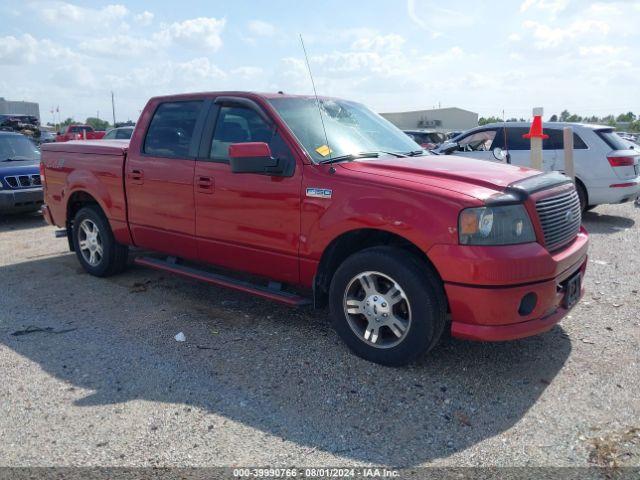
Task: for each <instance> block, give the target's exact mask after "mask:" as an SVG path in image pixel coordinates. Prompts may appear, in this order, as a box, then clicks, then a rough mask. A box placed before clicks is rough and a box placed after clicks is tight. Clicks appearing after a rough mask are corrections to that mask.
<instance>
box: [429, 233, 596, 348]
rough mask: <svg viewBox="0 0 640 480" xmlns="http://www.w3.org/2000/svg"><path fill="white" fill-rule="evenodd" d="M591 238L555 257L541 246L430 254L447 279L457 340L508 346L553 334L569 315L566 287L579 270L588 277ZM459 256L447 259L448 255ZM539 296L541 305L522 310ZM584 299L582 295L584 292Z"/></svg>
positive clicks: (582, 237)
mask: <svg viewBox="0 0 640 480" xmlns="http://www.w3.org/2000/svg"><path fill="white" fill-rule="evenodd" d="M587 247H588V236H587V234H586V231H584V229H582V230H581V232H580V234H579V235H578V237H576V239H575V240H574V241H573V242H572V243H571V244H570V245H569V246H567V247H565V248H564V249H563V250H561V251H560V252H557V253H553V254H550V253H549V252H547V251H546V250H545V249H544V248H543V247H542V246H541V245H539V244H525V245H513V246H508V247H471V248H470V247H464V246H449V247H446V249H437V248H436V249H435V250H434V251H432V252H430V258H431V259H432V261H433V263H434V265H435V267H436V268H437V269H438V271H439V272H440V275H441V276H442V279H443V280H444V287H445V292H446V294H447V300H448V302H449V308H450V313H451V334H452V336H454V337H458V338H464V339H470V340H482V341H502V340H513V339H516V338H523V337H528V336H532V335H536V334H538V333H541V332H544V331H547V330H549V329H551V328H552V327H553V326H554V325H555V324H556V323H558V322H559V321H560V320H561V319H562V318H563V317H564V316H565V315H566V314H567V312H568V310H567V309H566V308H564V307H563V305H562V304H563V299H564V296H565V291H564V289H563V287H562V283H563V282H564V281H565V280H567V279H568V278H570V277H572V276H573V275H575V274H576V273H577V272H578V271H580V272H581V275H582V276H583V278H584V273H585V270H586V265H587ZM452 248H453V249H455V250H456V252H455V253H457V255H453V256H449V257H448V259H445V253H446V254H447V255H452V254H454V252H453V251H452V250H451V249H452ZM528 294H534V295H535V298H536V302H535V306H534V307H533V309H532V310H530V311H528V312H526V313H525V312H522V310H521V309H520V307H521V302H522V301H523V298H524V297H525V296H526V295H528ZM580 296H582V292H580Z"/></svg>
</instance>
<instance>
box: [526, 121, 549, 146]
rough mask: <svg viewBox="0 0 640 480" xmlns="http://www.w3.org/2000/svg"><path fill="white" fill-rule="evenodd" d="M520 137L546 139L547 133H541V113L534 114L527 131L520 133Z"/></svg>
mask: <svg viewBox="0 0 640 480" xmlns="http://www.w3.org/2000/svg"><path fill="white" fill-rule="evenodd" d="M522 138H542V139H543V140H546V139H547V138H549V135H547V134H544V133H542V115H535V116H534V117H533V122H532V123H531V128H530V129H529V133H525V134H524V135H522Z"/></svg>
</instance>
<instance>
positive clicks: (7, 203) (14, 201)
mask: <svg viewBox="0 0 640 480" xmlns="http://www.w3.org/2000/svg"><path fill="white" fill-rule="evenodd" d="M43 201H44V193H43V191H42V187H38V188H25V189H22V190H7V189H2V190H0V212H3V213H17V212H28V211H33V210H38V209H39V208H40V206H41V205H42V203H43Z"/></svg>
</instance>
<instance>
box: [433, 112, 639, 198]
mask: <svg viewBox="0 0 640 480" xmlns="http://www.w3.org/2000/svg"><path fill="white" fill-rule="evenodd" d="M529 127H530V124H529V123H527V122H505V123H492V124H488V125H483V126H482V127H477V128H473V129H471V130H468V131H466V132H464V133H462V134H460V135H458V136H457V137H455V138H453V139H452V140H450V141H449V142H447V143H444V144H443V145H441V146H440V147H439V148H437V149H436V150H434V151H435V152H436V153H439V154H455V155H461V156H469V157H473V158H480V159H483V160H491V161H495V162H506V161H508V162H510V163H512V164H513V165H522V166H526V167H528V166H531V151H530V143H529V140H527V139H524V138H522V136H523V135H524V134H525V133H528V132H529ZM564 127H572V128H573V148H574V150H573V159H574V165H575V171H576V188H577V190H578V194H579V195H580V203H581V206H582V208H583V210H586V209H589V208H592V207H594V206H596V205H600V204H603V203H623V202H627V201H630V200H634V199H635V198H636V197H638V196H640V167H639V166H638V163H639V160H640V151H637V150H634V149H630V148H629V145H628V143H627V142H625V141H624V140H623V139H622V138H621V137H619V136H618V135H617V134H616V133H615V132H614V130H613V128H611V127H607V126H601V125H586V124H580V123H564V122H553V123H545V124H544V133H545V134H547V135H549V138H548V139H546V140H543V142H542V148H543V152H542V160H543V166H544V170H545V171H551V170H557V171H560V172H564V150H563V147H564V142H563V137H562V133H563V132H562V129H563V128H564Z"/></svg>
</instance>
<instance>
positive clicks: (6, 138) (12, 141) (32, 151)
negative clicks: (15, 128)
mask: <svg viewBox="0 0 640 480" xmlns="http://www.w3.org/2000/svg"><path fill="white" fill-rule="evenodd" d="M8 159H12V160H33V161H39V160H40V150H38V147H36V145H35V143H33V142H32V141H31V140H29V139H28V138H27V137H24V136H22V135H0V162H2V161H5V160H8Z"/></svg>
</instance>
